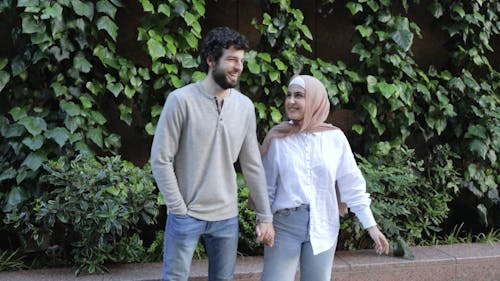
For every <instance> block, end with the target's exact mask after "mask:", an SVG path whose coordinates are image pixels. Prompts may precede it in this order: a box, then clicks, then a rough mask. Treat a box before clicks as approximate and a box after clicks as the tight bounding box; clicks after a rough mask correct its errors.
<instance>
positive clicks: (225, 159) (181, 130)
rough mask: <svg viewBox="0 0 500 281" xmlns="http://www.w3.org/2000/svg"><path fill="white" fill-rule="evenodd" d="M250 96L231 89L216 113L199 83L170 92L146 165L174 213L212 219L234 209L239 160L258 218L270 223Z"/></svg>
mask: <svg viewBox="0 0 500 281" xmlns="http://www.w3.org/2000/svg"><path fill="white" fill-rule="evenodd" d="M255 131H256V121H255V109H254V106H253V103H252V101H251V100H250V99H249V98H248V97H246V96H244V95H243V94H241V93H240V92H239V91H237V90H235V89H231V92H230V94H229V95H228V96H227V97H225V98H224V106H223V107H222V109H221V111H220V113H219V112H218V110H217V104H216V101H215V97H214V96H213V95H210V94H209V93H207V92H206V91H205V90H204V89H203V87H202V86H201V82H197V83H193V84H189V85H187V86H185V87H182V88H180V89H177V90H175V91H173V92H172V93H170V94H169V95H168V97H167V101H166V102H165V106H164V107H163V111H162V113H161V115H160V119H159V120H158V124H157V127H156V132H155V136H154V139H153V145H152V148H151V168H152V170H153V175H154V178H155V180H156V184H157V185H158V188H159V190H160V191H161V193H162V194H163V197H164V199H165V203H166V205H167V208H168V209H169V210H170V211H171V212H172V213H174V214H180V215H185V214H187V215H190V216H192V217H195V218H198V219H201V220H207V221H216V220H224V219H228V218H231V217H234V216H236V215H237V214H238V204H237V203H238V202H237V198H238V197H237V191H238V187H237V184H236V171H235V169H234V163H235V162H236V161H237V160H238V158H239V162H240V166H241V169H242V172H243V176H244V178H245V182H246V184H247V186H248V188H249V189H250V195H251V196H252V199H253V200H254V202H255V205H256V210H257V211H256V212H257V219H258V220H260V221H263V222H272V214H271V210H270V206H269V201H268V196H267V188H266V186H267V185H266V179H265V175H264V170H263V167H262V162H261V159H260V153H259V145H258V142H257V137H256V132H255Z"/></svg>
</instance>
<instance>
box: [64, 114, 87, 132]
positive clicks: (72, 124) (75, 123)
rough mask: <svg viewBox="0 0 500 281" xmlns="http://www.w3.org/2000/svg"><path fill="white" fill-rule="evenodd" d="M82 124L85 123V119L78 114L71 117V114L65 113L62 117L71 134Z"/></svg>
mask: <svg viewBox="0 0 500 281" xmlns="http://www.w3.org/2000/svg"><path fill="white" fill-rule="evenodd" d="M83 124H85V121H84V120H83V119H82V118H81V117H80V116H75V117H72V116H71V115H66V118H65V119H64V125H65V126H66V128H68V130H69V131H70V132H71V133H72V134H73V133H74V132H75V131H76V130H77V129H78V128H80V127H81V126H82V125H83Z"/></svg>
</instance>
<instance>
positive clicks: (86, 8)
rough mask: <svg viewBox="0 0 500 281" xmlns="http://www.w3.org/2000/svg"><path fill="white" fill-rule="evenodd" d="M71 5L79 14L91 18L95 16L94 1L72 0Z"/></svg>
mask: <svg viewBox="0 0 500 281" xmlns="http://www.w3.org/2000/svg"><path fill="white" fill-rule="evenodd" d="M71 5H72V6H73V10H74V11H75V13H76V14H77V15H79V16H84V17H87V18H88V19H89V20H92V18H93V17H94V4H93V3H92V2H82V1H80V0H71Z"/></svg>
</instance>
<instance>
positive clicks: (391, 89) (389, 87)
mask: <svg viewBox="0 0 500 281" xmlns="http://www.w3.org/2000/svg"><path fill="white" fill-rule="evenodd" d="M377 88H378V89H379V90H380V93H381V94H382V95H383V96H384V97H385V98H386V99H390V98H391V97H392V96H393V95H394V93H396V90H397V88H396V86H394V85H393V84H388V83H387V82H380V83H377Z"/></svg>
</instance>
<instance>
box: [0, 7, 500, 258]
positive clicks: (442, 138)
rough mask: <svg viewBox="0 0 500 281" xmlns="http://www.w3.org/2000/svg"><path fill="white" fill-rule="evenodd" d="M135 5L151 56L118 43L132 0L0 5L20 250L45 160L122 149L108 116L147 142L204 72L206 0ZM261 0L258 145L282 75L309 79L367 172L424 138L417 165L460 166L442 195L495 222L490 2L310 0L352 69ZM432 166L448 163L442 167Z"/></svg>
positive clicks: (141, 40)
mask: <svg viewBox="0 0 500 281" xmlns="http://www.w3.org/2000/svg"><path fill="white" fill-rule="evenodd" d="M138 3H139V5H140V13H141V20H140V22H139V26H138V27H137V42H136V43H137V45H138V46H139V47H140V48H142V49H141V50H140V51H142V52H143V53H144V54H145V56H146V57H147V62H146V63H142V62H141V63H138V62H137V61H134V58H130V57H125V56H123V55H122V54H121V53H120V51H119V50H118V47H117V42H118V39H119V38H120V34H121V33H120V31H122V30H121V29H120V28H121V27H120V26H119V24H118V21H117V15H118V14H119V13H120V12H123V11H124V9H126V8H127V6H126V5H131V3H130V2H128V1H120V0H96V1H85V0H74V1H70V0H52V1H39V0H1V1H0V26H1V27H2V30H4V31H3V32H2V33H0V37H1V40H2V42H4V43H3V44H4V45H5V47H4V48H2V49H0V135H1V139H0V152H1V153H0V202H1V204H2V206H3V209H2V211H1V213H0V219H2V221H3V225H2V230H6V231H7V232H9V233H15V234H13V236H16V235H18V233H21V234H23V233H24V234H25V235H26V236H25V237H21V238H19V239H21V240H23V241H24V242H26V243H24V242H23V243H24V244H23V245H31V246H30V247H32V244H30V243H28V242H30V241H31V240H33V239H31V238H30V237H28V236H29V235H30V234H32V233H36V232H37V231H39V232H40V231H41V230H44V229H47V225H39V224H37V223H40V222H35V219H34V212H35V211H34V210H36V208H35V206H37V205H36V204H38V206H41V205H43V204H42V203H41V202H40V200H42V199H40V198H50V196H49V195H48V194H50V193H49V192H50V191H51V186H50V185H48V184H47V183H42V182H39V181H38V179H39V177H41V176H44V175H47V173H49V170H50V169H47V164H48V163H49V161H52V160H56V159H57V160H58V161H60V162H58V163H63V162H67V163H69V162H71V161H72V160H74V159H75V158H77V156H78V155H81V154H84V155H91V156H92V155H99V156H104V155H106V156H112V155H117V154H120V149H121V147H122V144H121V136H120V135H119V133H118V132H117V131H116V130H115V128H113V126H112V125H111V121H112V119H113V118H115V117H117V119H119V121H120V122H123V123H125V124H126V125H128V126H131V125H132V124H136V125H137V124H140V132H139V134H141V135H142V136H143V137H144V138H145V139H147V140H150V139H151V137H152V135H153V134H154V130H155V126H156V122H157V119H158V117H159V115H160V112H161V109H162V106H163V103H164V101H165V98H166V96H167V95H168V93H169V92H171V91H172V90H174V89H176V88H179V87H182V86H184V85H186V84H188V83H191V82H193V81H199V80H201V79H203V78H204V77H205V73H203V72H201V71H200V70H199V69H198V66H199V63H200V62H199V57H198V51H199V44H200V40H201V39H202V35H203V34H204V32H206V30H204V27H203V24H202V23H203V19H204V17H205V16H206V6H207V3H206V1H203V0H182V1H159V0H139V2H138ZM259 3H260V7H261V9H262V15H261V17H258V18H255V19H253V20H252V22H251V26H252V27H253V28H255V30H256V31H257V32H258V33H259V35H260V37H259V41H258V42H256V46H255V48H253V49H252V50H251V51H249V52H248V53H247V55H246V67H247V69H246V71H244V73H243V74H242V77H241V82H240V89H241V91H242V92H243V93H245V94H247V95H248V96H249V97H250V98H251V99H252V100H253V101H254V104H255V107H256V112H257V122H258V128H259V130H258V136H259V139H260V140H262V138H263V136H264V135H265V133H266V132H267V130H268V129H269V128H270V127H271V126H273V125H274V124H276V123H278V122H280V121H282V120H284V119H285V117H284V116H283V103H284V97H285V96H284V92H285V87H286V84H287V81H288V80H289V79H290V77H291V76H292V75H294V74H296V73H303V74H311V75H314V76H315V77H317V78H318V79H320V80H321V81H322V82H323V83H324V84H325V86H326V88H327V89H328V93H329V97H330V101H331V104H332V106H333V108H344V109H349V110H351V111H352V112H354V113H355V122H354V125H353V126H352V128H351V131H352V132H353V133H354V135H353V136H352V138H351V139H350V141H351V142H352V143H353V144H355V145H356V148H357V149H358V150H359V151H358V152H359V153H360V154H361V155H363V157H365V158H363V159H367V160H366V161H370V162H369V163H368V162H364V165H365V166H366V167H370V169H372V170H373V171H376V168H375V167H374V166H372V165H376V163H380V161H381V159H382V158H383V157H386V156H387V155H388V154H389V153H393V152H394V151H397V150H398V149H402V147H404V146H405V145H407V144H408V142H409V141H410V140H412V139H418V140H421V142H422V143H423V144H425V145H424V148H423V149H422V150H421V151H418V153H417V154H418V155H421V156H422V157H420V158H421V159H422V161H425V162H424V163H419V164H418V165H413V166H414V167H418V169H420V170H422V169H424V170H427V171H428V175H427V179H428V180H429V181H432V179H434V181H435V179H436V178H440V180H439V181H438V182H439V183H440V184H445V182H446V181H444V180H442V178H443V177H446V175H443V174H440V173H445V172H446V173H451V171H454V172H456V173H453V175H452V178H453V185H452V186H449V187H448V188H446V189H442V190H448V192H450V193H453V194H454V195H457V194H460V193H464V192H470V193H471V194H473V195H474V198H475V200H474V202H473V203H471V204H474V208H475V210H476V211H477V217H478V220H480V221H481V222H482V223H483V225H486V226H489V227H498V221H499V220H498V215H497V214H498V212H495V210H498V208H499V207H498V206H499V205H500V199H499V196H498V190H497V186H498V183H499V182H500V178H499V174H500V173H499V165H498V159H497V157H498V148H499V147H500V121H499V116H500V109H499V106H498V105H499V99H500V97H499V95H498V93H499V92H500V90H499V88H500V74H499V71H500V70H499V69H498V65H493V64H492V63H491V62H490V60H491V57H492V54H494V52H495V51H496V52H498V47H497V46H494V45H493V43H492V42H493V41H494V39H495V38H497V40H498V36H499V33H500V24H499V23H500V18H499V15H500V4H498V3H497V1H494V0H478V1H465V0H445V1H437V0H427V1H419V0H413V1H408V0H401V1H389V0H353V1H335V0H318V1H316V3H315V4H316V8H317V14H314V16H327V17H335V16H336V13H337V8H338V7H339V6H340V7H341V8H343V9H346V11H348V15H349V21H350V23H351V24H352V27H353V30H354V35H353V37H352V38H351V41H350V42H351V44H352V48H351V54H352V55H353V56H354V57H355V59H356V63H354V64H348V63H346V62H344V61H341V60H338V61H327V60H325V59H322V58H318V57H315V56H314V54H313V49H312V47H311V43H312V42H314V40H315V38H314V34H313V32H311V29H310V28H309V27H308V26H307V24H305V16H304V14H303V12H302V11H301V10H300V9H298V8H296V5H295V4H296V2H295V1H291V0H271V1H260V2H259ZM339 3H340V4H341V5H339ZM422 6H425V11H426V13H427V16H428V17H432V19H433V21H434V22H433V24H435V26H437V27H438V28H440V29H441V30H443V31H444V33H443V34H445V35H444V36H446V38H445V39H446V44H445V48H446V51H447V54H448V55H447V56H448V57H447V58H446V59H447V60H446V63H445V65H444V66H443V65H439V66H437V65H433V64H431V65H429V66H425V67H424V66H422V65H420V64H419V63H418V62H417V60H416V59H415V55H414V53H413V52H414V50H413V47H414V42H415V41H416V40H426V34H425V32H423V31H422V29H421V27H420V26H419V25H418V24H417V23H416V22H415V21H414V20H413V17H412V16H411V11H412V8H416V7H422ZM495 48H497V49H495ZM442 144H449V147H450V151H449V152H447V153H445V154H443V153H441V154H439V155H435V154H433V153H432V149H431V148H432V147H434V146H437V145H442ZM426 146H428V147H429V149H427V148H426ZM443 155H454V157H453V158H452V159H441V158H442V157H446V156H443ZM61 157H62V158H61ZM440 157H441V158H440ZM60 159H62V160H60ZM445 160H446V161H445ZM116 161H118V160H116ZM363 161H365V160H363ZM434 163H446V165H444V164H443V166H445V167H443V169H441V170H440V169H438V168H436V166H433V165H434ZM61 165H63V164H61ZM127 165H128V164H127ZM409 166H412V165H409ZM439 167H440V166H439ZM439 171H445V172H439ZM422 177H424V178H425V173H424V175H422ZM457 178H459V179H460V181H458V180H457ZM424 181H425V180H424ZM429 181H426V182H425V184H428V183H429ZM458 182H459V183H458ZM417 184H418V182H417ZM422 186H423V185H422ZM423 190H424V191H425V189H423ZM457 196H458V195H457ZM446 198H448V197H446ZM37 200H38V203H36V202H37ZM243 205H244V204H242V206H243ZM383 207H384V206H381V208H383ZM445 209H446V208H441V207H440V210H441V211H440V212H447V210H445ZM246 214H247V213H246ZM442 215H444V213H443V214H439V217H440V218H443V216H442ZM440 221H441V220H440ZM440 221H439V222H440ZM439 222H436V225H437V224H438V223H439ZM51 223H52V222H51ZM387 223H388V224H390V223H389V222H387ZM431 228H432V229H434V230H436V229H437V228H434V226H432V227H431ZM19 229H23V230H24V231H18V230H19ZM131 239H132V238H131ZM134 239H135V238H134ZM35 240H36V239H35ZM409 240H411V239H409ZM42 246H43V245H38V246H37V247H38V250H40V248H43V247H42ZM46 246H47V245H45V247H46ZM26 247H28V246H26ZM252 247H253V246H252ZM35 248H36V247H35ZM250 248H251V247H250ZM25 250H28V249H27V248H26V249H25ZM29 250H32V249H29ZM100 262H101V263H102V262H104V261H102V260H101V261H100ZM92 266H97V267H99V262H97V264H92Z"/></svg>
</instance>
